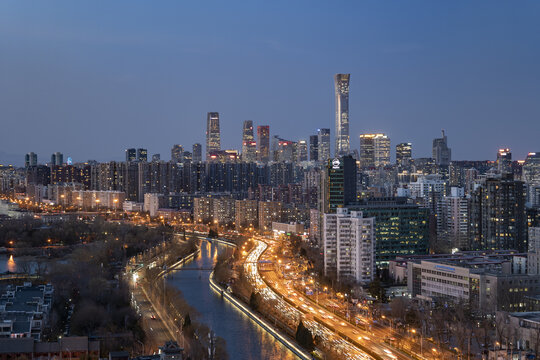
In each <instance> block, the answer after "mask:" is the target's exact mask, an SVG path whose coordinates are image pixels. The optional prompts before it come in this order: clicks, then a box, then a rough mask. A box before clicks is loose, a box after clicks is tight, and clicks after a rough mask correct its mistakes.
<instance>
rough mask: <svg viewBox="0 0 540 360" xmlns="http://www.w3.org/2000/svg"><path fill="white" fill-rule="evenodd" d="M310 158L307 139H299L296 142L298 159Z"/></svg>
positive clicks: (300, 160)
mask: <svg viewBox="0 0 540 360" xmlns="http://www.w3.org/2000/svg"><path fill="white" fill-rule="evenodd" d="M307 160H308V148H307V141H306V140H299V141H298V142H297V143H296V161H298V162H302V161H307Z"/></svg>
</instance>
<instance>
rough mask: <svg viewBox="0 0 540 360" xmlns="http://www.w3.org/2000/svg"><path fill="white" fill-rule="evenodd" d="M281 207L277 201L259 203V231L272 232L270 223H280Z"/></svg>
mask: <svg viewBox="0 0 540 360" xmlns="http://www.w3.org/2000/svg"><path fill="white" fill-rule="evenodd" d="M282 208H283V205H282V204H281V203H280V202H278V201H259V230H260V231H270V230H272V222H281V218H282V211H283V210H282Z"/></svg>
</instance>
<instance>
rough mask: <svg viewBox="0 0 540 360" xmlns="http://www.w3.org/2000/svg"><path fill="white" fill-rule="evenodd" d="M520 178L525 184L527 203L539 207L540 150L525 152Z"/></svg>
mask: <svg viewBox="0 0 540 360" xmlns="http://www.w3.org/2000/svg"><path fill="white" fill-rule="evenodd" d="M522 178H523V181H525V185H526V186H527V203H528V205H529V206H532V207H535V208H540V152H530V153H528V154H527V158H526V159H525V163H524V164H523V174H522Z"/></svg>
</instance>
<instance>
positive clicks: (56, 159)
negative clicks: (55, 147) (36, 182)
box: [51, 151, 64, 166]
mask: <svg viewBox="0 0 540 360" xmlns="http://www.w3.org/2000/svg"><path fill="white" fill-rule="evenodd" d="M63 164H64V154H62V153H61V152H58V151H57V152H55V153H54V154H52V155H51V165H56V166H62V165H63Z"/></svg>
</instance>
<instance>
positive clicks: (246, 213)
mask: <svg viewBox="0 0 540 360" xmlns="http://www.w3.org/2000/svg"><path fill="white" fill-rule="evenodd" d="M258 204H259V202H258V201H257V200H236V203H235V207H234V210H235V226H236V229H238V230H243V229H254V228H256V227H257V225H258V222H259V217H258V209H259V207H258Z"/></svg>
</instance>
